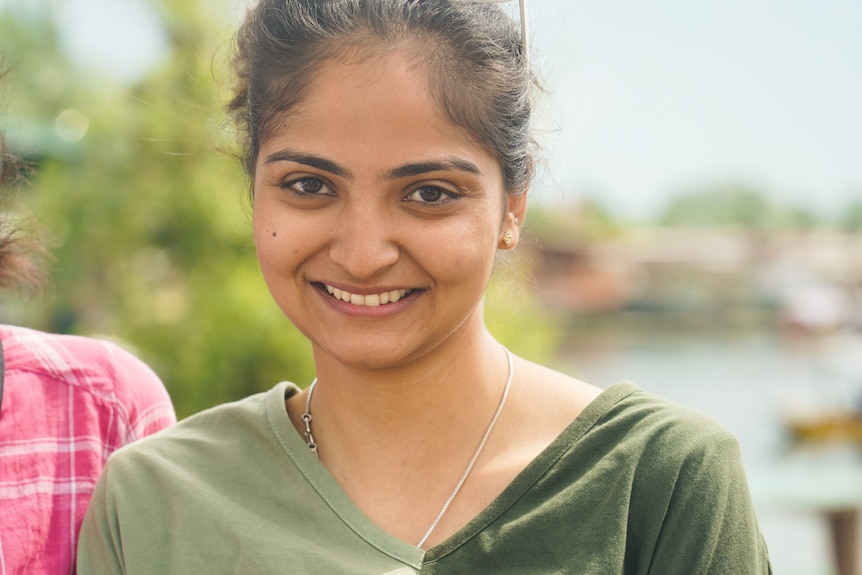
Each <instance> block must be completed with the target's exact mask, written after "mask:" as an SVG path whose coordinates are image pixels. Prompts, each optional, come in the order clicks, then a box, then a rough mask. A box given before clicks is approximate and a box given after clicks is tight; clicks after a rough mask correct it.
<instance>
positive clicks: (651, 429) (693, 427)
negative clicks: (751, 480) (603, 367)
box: [581, 382, 744, 488]
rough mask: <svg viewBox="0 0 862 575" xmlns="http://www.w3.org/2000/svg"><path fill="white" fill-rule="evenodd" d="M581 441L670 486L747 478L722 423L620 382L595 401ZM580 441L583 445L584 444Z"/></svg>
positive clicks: (641, 477) (641, 476) (635, 474)
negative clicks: (696, 480)
mask: <svg viewBox="0 0 862 575" xmlns="http://www.w3.org/2000/svg"><path fill="white" fill-rule="evenodd" d="M587 415H588V419H589V420H590V421H589V422H588V423H589V424H590V429H589V430H588V431H586V432H585V434H584V436H583V438H582V441H581V443H582V444H583V445H586V446H591V447H592V449H593V450H594V451H595V453H597V454H601V455H602V456H611V457H610V459H611V460H612V461H616V462H625V467H626V468H627V469H628V470H629V472H630V473H631V475H632V479H633V480H635V481H637V482H641V483H650V484H651V483H656V484H660V485H663V486H667V487H670V488H672V487H673V486H674V485H675V484H676V483H677V482H678V481H685V480H686V479H687V478H691V477H694V476H697V477H698V478H699V479H700V480H702V481H715V482H718V483H736V482H739V481H744V470H743V466H742V457H741V454H740V449H739V442H738V441H737V439H736V437H735V436H734V435H733V434H732V433H731V432H730V431H729V430H727V429H726V428H725V427H724V426H722V425H721V424H719V423H718V422H716V421H715V420H713V419H711V418H709V417H707V416H706V415H703V414H702V413H700V412H698V411H695V410H693V409H691V408H688V407H686V406H683V405H680V404H678V403H676V402H673V401H671V400H668V399H665V398H663V397H660V396H658V395H655V394H652V393H648V392H646V391H644V390H642V389H640V388H639V387H637V386H636V385H634V384H632V383H628V382H623V383H618V384H616V385H614V386H612V387H610V388H608V389H607V390H605V392H604V393H603V394H602V395H601V396H600V397H599V398H598V399H597V400H596V401H595V402H594V404H593V405H591V408H590V410H589V412H588V414H587ZM583 445H582V446H583Z"/></svg>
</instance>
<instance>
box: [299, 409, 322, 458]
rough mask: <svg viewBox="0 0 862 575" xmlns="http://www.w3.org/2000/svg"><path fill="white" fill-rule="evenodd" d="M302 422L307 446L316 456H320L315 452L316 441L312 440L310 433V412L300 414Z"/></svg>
mask: <svg viewBox="0 0 862 575" xmlns="http://www.w3.org/2000/svg"><path fill="white" fill-rule="evenodd" d="M302 423H304V424H305V433H303V435H304V436H305V442H306V443H307V444H308V448H309V449H310V450H311V451H312V453H314V454H315V455H316V456H317V457H320V454H319V453H318V452H317V442H316V441H314V436H313V435H312V434H311V413H309V412H307V411H306V412H305V413H303V414H302Z"/></svg>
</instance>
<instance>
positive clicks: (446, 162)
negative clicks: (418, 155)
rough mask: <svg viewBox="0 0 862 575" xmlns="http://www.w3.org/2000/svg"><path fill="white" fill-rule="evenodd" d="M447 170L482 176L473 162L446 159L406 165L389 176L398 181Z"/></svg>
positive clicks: (390, 172) (391, 171) (392, 171)
mask: <svg viewBox="0 0 862 575" xmlns="http://www.w3.org/2000/svg"><path fill="white" fill-rule="evenodd" d="M446 170H457V171H460V172H468V173H470V174H476V175H477V176H481V175H482V171H481V170H479V167H478V166H477V165H476V164H474V163H472V162H468V161H466V160H462V159H460V158H445V159H442V160H434V161H429V162H417V163H415V164H406V165H404V166H400V167H398V168H395V169H393V170H390V171H389V173H388V174H387V176H388V177H389V179H392V180H397V179H398V178H409V177H411V176H421V175H422V174H427V173H428V172H442V171H446Z"/></svg>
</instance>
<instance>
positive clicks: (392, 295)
mask: <svg viewBox="0 0 862 575" xmlns="http://www.w3.org/2000/svg"><path fill="white" fill-rule="evenodd" d="M323 287H325V288H326V291H327V292H328V293H329V295H331V296H332V297H334V298H336V299H340V300H341V301H344V302H347V303H350V304H353V305H358V306H365V307H378V306H381V305H385V304H387V303H395V302H397V301H398V300H400V299H401V298H403V297H404V296H406V295H407V294H409V293H411V292H412V291H413V290H412V289H396V290H392V291H385V292H381V293H373V294H368V295H360V294H356V293H350V292H346V291H344V290H340V289H338V288H337V287H332V286H331V285H327V284H323Z"/></svg>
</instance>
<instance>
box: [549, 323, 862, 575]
mask: <svg viewBox="0 0 862 575" xmlns="http://www.w3.org/2000/svg"><path fill="white" fill-rule="evenodd" d="M560 361H561V363H560V365H559V366H558V367H559V368H560V369H562V370H563V371H566V372H567V373H571V374H573V375H575V376H577V377H580V378H581V379H584V380H586V381H589V382H591V383H594V384H596V385H599V386H601V387H607V386H608V385H611V384H612V383H614V382H616V381H620V380H624V379H627V380H631V381H634V382H635V383H637V384H638V385H640V386H641V387H642V388H644V389H646V390H648V391H651V392H654V393H657V394H660V395H662V396H664V397H667V398H669V399H672V400H674V401H677V402H679V403H682V404H684V405H687V406H690V407H692V408H694V409H697V410H699V411H701V412H702V413H705V414H706V415H709V416H710V417H712V418H713V419H715V420H717V421H718V422H720V423H722V424H723V425H724V426H726V427H727V428H728V429H730V431H732V432H733V433H734V434H735V435H736V437H737V438H738V439H739V442H740V448H741V450H742V455H743V460H744V462H745V465H746V470H747V471H748V473H749V478H750V482H751V484H752V491H753V492H754V494H755V504H756V507H757V511H758V518H759V521H760V526H761V529H762V531H763V534H764V537H765V539H766V541H767V544H768V546H769V549H770V555H771V557H772V561H773V566H774V568H775V572H776V573H778V574H781V575H831V574H833V573H835V571H834V569H833V566H832V558H831V548H830V545H831V543H830V540H829V531H828V529H827V525H826V523H825V521H824V519H823V518H822V517H821V516H820V515H818V514H817V513H816V512H815V511H814V510H813V509H812V505H820V504H825V503H823V502H822V501H819V500H818V498H822V497H829V496H834V497H838V496H841V497H845V496H846V497H851V498H854V499H855V500H856V501H858V502H860V503H862V448H860V447H857V446H834V447H828V446H825V447H824V446H813V447H812V446H810V445H809V446H800V445H799V444H796V443H793V442H792V441H791V440H790V436H789V434H788V432H787V431H786V427H785V425H784V422H785V421H786V418H788V417H790V416H793V415H798V414H800V413H809V412H812V411H818V410H824V409H834V408H839V407H840V408H847V407H850V406H852V405H857V404H858V403H859V399H860V396H862V337H859V336H854V335H852V334H834V335H832V336H829V337H820V338H816V339H807V340H798V339H797V340H788V339H786V338H781V337H779V336H778V334H774V333H757V334H744V335H739V334H734V335H711V334H707V333H703V332H697V333H680V334H677V335H672V334H663V335H655V334H637V333H632V334H621V333H608V332H605V333H602V332H599V333H598V335H596V332H592V333H591V334H590V337H589V338H587V337H582V338H574V339H573V340H572V341H571V342H570V344H568V345H567V346H566V351H565V353H564V354H563V356H562V358H561V360H560ZM827 484H828V485H827ZM791 492H792V493H793V494H794V495H792V496H789V497H787V496H788V494H790V493H791ZM791 501H793V502H794V504H792V505H791V504H790V502H791Z"/></svg>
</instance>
